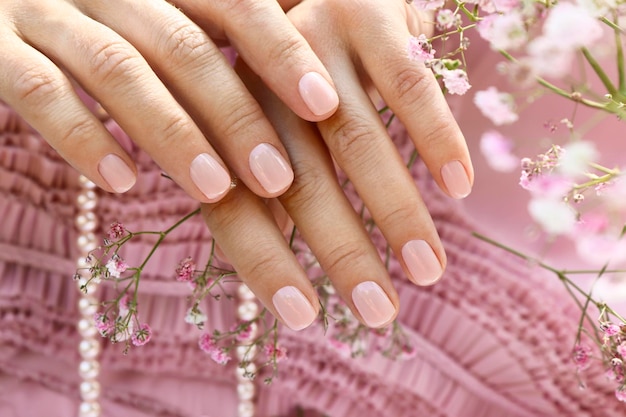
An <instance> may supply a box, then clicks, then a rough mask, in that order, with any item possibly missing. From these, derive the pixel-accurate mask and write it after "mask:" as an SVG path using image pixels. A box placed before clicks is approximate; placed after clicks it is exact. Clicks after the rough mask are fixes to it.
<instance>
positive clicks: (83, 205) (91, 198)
mask: <svg viewBox="0 0 626 417" xmlns="http://www.w3.org/2000/svg"><path fill="white" fill-rule="evenodd" d="M76 203H78V208H79V209H80V210H82V211H91V210H93V209H95V208H96V206H97V205H98V197H97V196H96V193H95V192H94V191H92V190H85V191H83V192H82V193H80V194H78V197H77V198H76Z"/></svg>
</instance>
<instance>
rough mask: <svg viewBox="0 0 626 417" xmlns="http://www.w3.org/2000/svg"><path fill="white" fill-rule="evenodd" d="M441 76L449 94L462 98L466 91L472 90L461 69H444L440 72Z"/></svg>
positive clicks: (465, 74)
mask: <svg viewBox="0 0 626 417" xmlns="http://www.w3.org/2000/svg"><path fill="white" fill-rule="evenodd" d="M441 76H442V77H443V85H445V86H446V88H447V89H448V93H450V94H457V95H459V96H462V95H463V94H465V93H467V90H469V89H470V88H472V86H471V85H470V83H469V80H468V79H467V73H466V72H465V71H464V70H462V69H454V70H448V69H444V70H443V71H442V72H441Z"/></svg>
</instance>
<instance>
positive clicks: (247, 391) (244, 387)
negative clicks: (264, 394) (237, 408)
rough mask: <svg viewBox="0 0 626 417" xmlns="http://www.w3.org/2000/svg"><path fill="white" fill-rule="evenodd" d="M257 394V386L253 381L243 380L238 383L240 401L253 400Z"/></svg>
mask: <svg viewBox="0 0 626 417" xmlns="http://www.w3.org/2000/svg"><path fill="white" fill-rule="evenodd" d="M255 394H256V387H255V386H254V382H252V381H241V382H240V383H238V384H237V395H238V396H239V400H240V401H252V399H253V398H254V396H255Z"/></svg>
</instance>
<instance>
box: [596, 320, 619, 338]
mask: <svg viewBox="0 0 626 417" xmlns="http://www.w3.org/2000/svg"><path fill="white" fill-rule="evenodd" d="M600 329H601V330H602V331H603V332H604V335H605V336H607V337H613V336H615V335H618V334H619V333H620V332H621V329H620V327H619V326H618V325H617V324H613V323H601V324H600Z"/></svg>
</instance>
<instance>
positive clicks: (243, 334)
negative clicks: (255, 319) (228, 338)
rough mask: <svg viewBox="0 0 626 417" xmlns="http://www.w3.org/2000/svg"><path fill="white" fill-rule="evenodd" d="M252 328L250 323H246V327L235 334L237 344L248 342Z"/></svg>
mask: <svg viewBox="0 0 626 417" xmlns="http://www.w3.org/2000/svg"><path fill="white" fill-rule="evenodd" d="M237 327H238V326H235V330H236V329H237ZM252 327H253V326H252V323H248V325H247V326H246V327H244V328H243V329H241V330H239V332H237V335H236V336H235V339H237V341H239V342H246V341H248V340H250V336H251V335H252Z"/></svg>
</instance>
